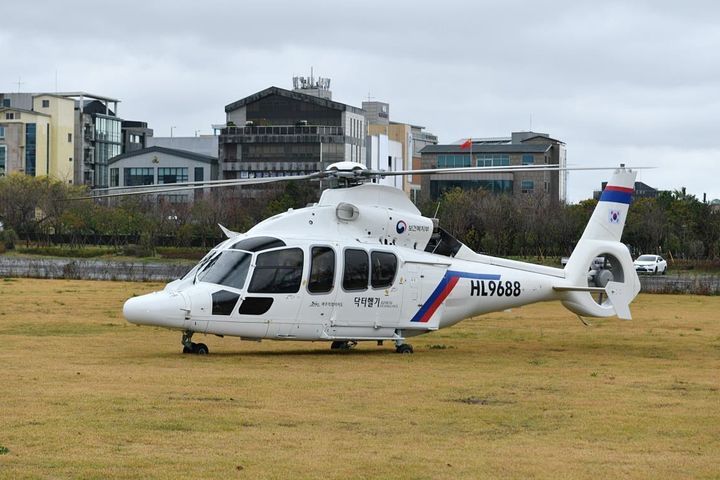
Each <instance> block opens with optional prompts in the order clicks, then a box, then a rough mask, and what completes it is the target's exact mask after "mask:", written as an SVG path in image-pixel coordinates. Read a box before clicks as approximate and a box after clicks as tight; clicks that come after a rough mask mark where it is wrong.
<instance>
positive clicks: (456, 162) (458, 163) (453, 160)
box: [438, 154, 472, 168]
mask: <svg viewBox="0 0 720 480" xmlns="http://www.w3.org/2000/svg"><path fill="white" fill-rule="evenodd" d="M471 163H472V161H471V160H470V155H469V154H467V155H438V168H463V167H470V166H471Z"/></svg>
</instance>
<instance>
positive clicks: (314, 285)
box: [307, 247, 335, 293]
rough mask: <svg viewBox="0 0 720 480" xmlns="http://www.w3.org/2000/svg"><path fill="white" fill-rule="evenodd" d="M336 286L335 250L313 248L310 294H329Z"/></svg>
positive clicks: (308, 285) (309, 284)
mask: <svg viewBox="0 0 720 480" xmlns="http://www.w3.org/2000/svg"><path fill="white" fill-rule="evenodd" d="M334 284H335V250H333V249H332V248H330V247H313V248H312V250H311V261H310V278H308V284H307V289H308V292H310V293H328V292H330V291H332V289H333V286H334Z"/></svg>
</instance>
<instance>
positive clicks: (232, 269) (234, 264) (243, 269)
mask: <svg viewBox="0 0 720 480" xmlns="http://www.w3.org/2000/svg"><path fill="white" fill-rule="evenodd" d="M251 259H252V255H251V254H250V253H247V252H240V251H237V250H226V251H224V252H220V254H219V255H216V256H215V257H213V258H212V259H211V260H210V261H209V262H208V264H207V266H206V267H205V268H204V269H203V270H201V271H200V272H199V273H198V276H197V281H199V282H208V283H217V284H218V285H224V286H226V287H232V288H237V289H241V288H243V286H245V279H246V277H247V273H248V269H249V268H250V260H251Z"/></svg>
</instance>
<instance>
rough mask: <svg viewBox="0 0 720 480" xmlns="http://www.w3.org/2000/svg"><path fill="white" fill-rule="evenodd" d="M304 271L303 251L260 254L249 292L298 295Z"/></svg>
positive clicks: (288, 249) (278, 251)
mask: <svg viewBox="0 0 720 480" xmlns="http://www.w3.org/2000/svg"><path fill="white" fill-rule="evenodd" d="M302 269H303V251H302V250H301V249H299V248H287V249H283V250H273V251H272V252H266V253H260V254H258V256H257V260H256V261H255V271H254V272H253V276H252V280H250V286H249V287H248V292H251V293H297V292H298V291H300V283H301V282H302Z"/></svg>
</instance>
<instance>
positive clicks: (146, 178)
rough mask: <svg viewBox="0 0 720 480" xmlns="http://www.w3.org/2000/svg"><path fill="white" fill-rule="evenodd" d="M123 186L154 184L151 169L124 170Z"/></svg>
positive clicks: (153, 175)
mask: <svg viewBox="0 0 720 480" xmlns="http://www.w3.org/2000/svg"><path fill="white" fill-rule="evenodd" d="M124 174H125V179H124V180H125V182H124V183H125V186H126V187H134V186H137V185H152V184H153V183H155V174H154V172H153V168H152V167H151V168H126V169H124Z"/></svg>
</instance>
